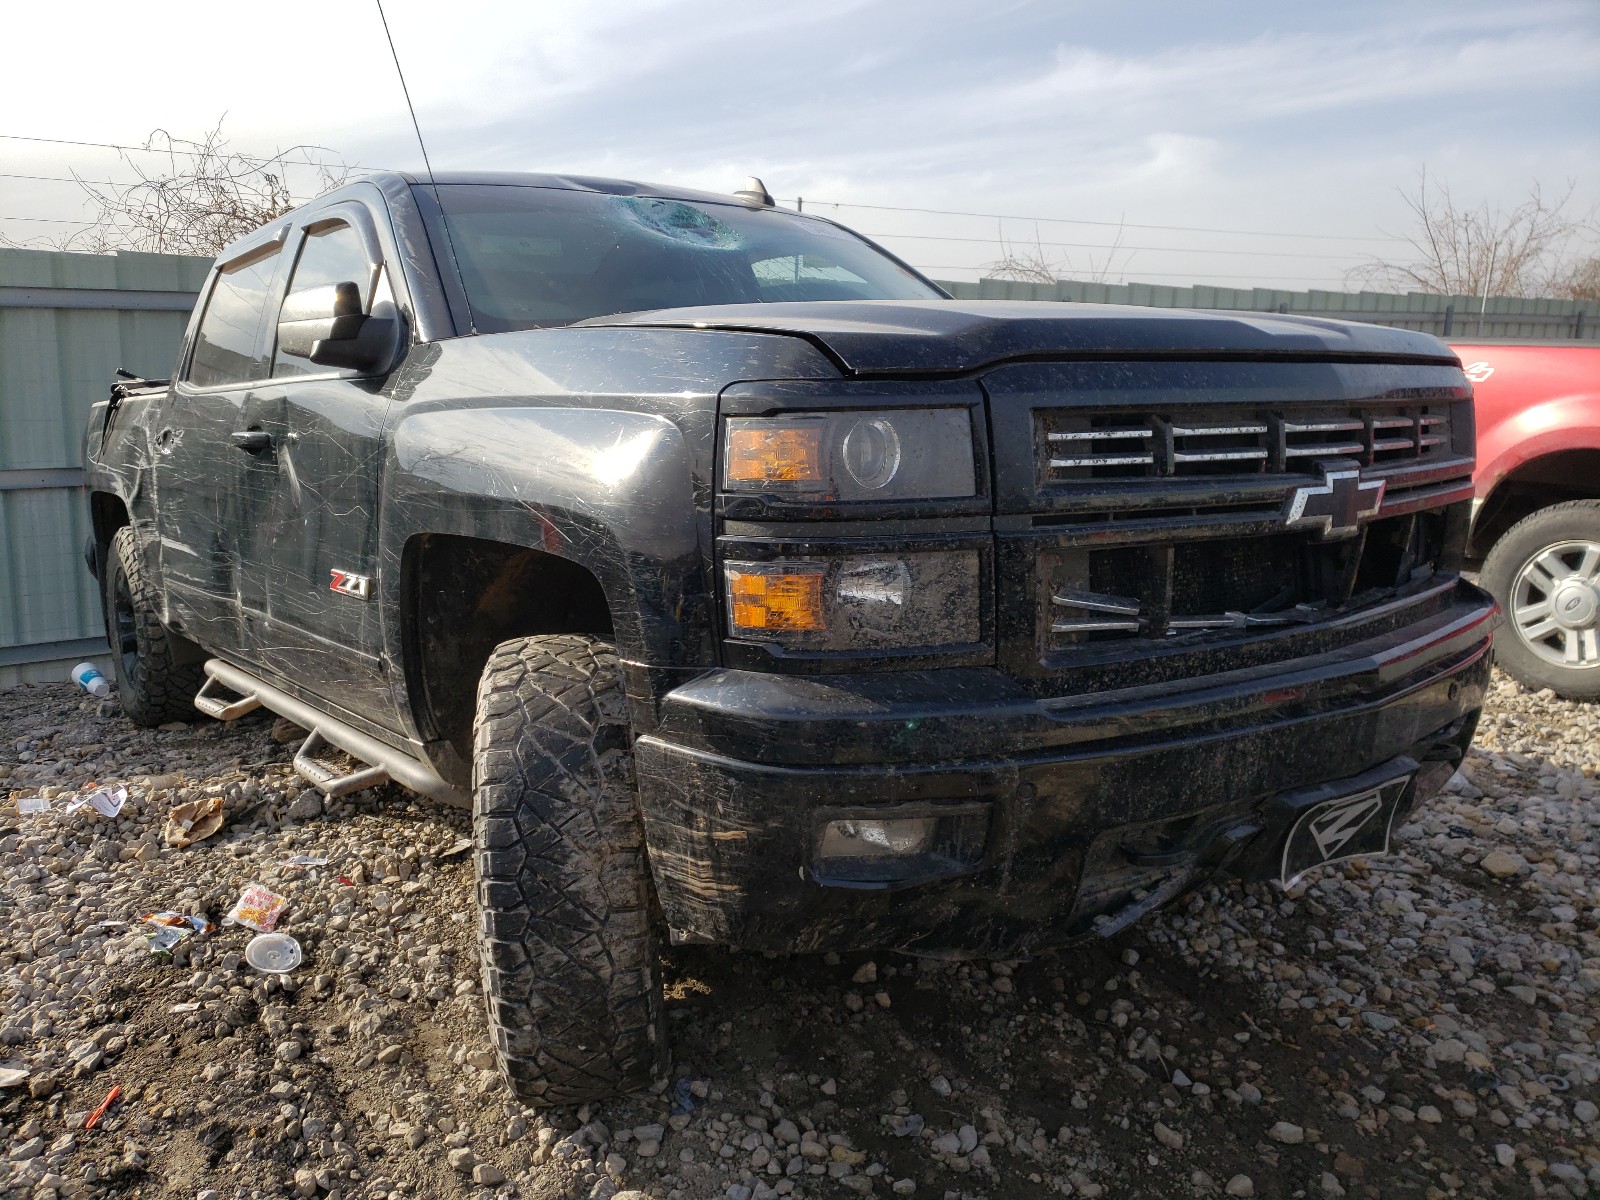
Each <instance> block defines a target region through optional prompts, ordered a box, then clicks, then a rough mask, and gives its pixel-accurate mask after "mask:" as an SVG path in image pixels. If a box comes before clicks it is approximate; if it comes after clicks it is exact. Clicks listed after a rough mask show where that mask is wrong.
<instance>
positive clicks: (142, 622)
mask: <svg viewBox="0 0 1600 1200" xmlns="http://www.w3.org/2000/svg"><path fill="white" fill-rule="evenodd" d="M119 572H120V573H121V574H122V575H123V576H125V577H126V578H127V581H128V595H129V597H130V598H131V599H132V601H133V621H134V637H135V638H136V639H137V640H138V646H139V679H138V681H137V682H135V681H134V680H131V679H129V678H127V676H126V675H125V674H124V672H123V669H122V655H121V654H120V653H119V651H118V648H117V619H116V608H115V605H116V588H115V582H116V577H117V574H118V573H119ZM104 592H105V595H104V602H105V617H106V640H107V642H109V643H110V646H111V670H112V677H113V680H114V682H115V683H116V685H117V699H118V700H119V701H120V702H121V704H122V711H123V713H125V714H126V715H127V718H128V720H130V721H132V722H133V723H134V724H135V725H139V726H141V727H143V728H145V729H153V728H154V727H155V726H157V725H164V724H166V723H167V722H169V721H195V720H199V719H200V717H201V715H202V714H201V713H200V712H199V710H198V709H196V708H195V706H194V697H195V693H196V692H198V691H199V690H200V684H201V683H202V682H203V681H204V674H205V672H204V665H203V663H202V662H201V661H200V659H199V656H198V655H194V654H188V655H185V654H183V653H182V651H181V650H180V640H179V638H178V635H177V634H174V633H172V632H171V631H170V630H168V629H167V627H166V626H165V625H163V624H162V623H161V596H160V593H159V592H158V591H157V590H156V588H155V587H154V585H153V584H152V583H151V581H150V578H149V576H148V575H146V573H145V569H144V554H143V552H142V551H141V549H140V546H139V536H138V534H136V533H135V532H134V530H133V526H131V525H124V526H123V527H122V528H121V529H119V530H117V532H116V533H115V534H113V535H112V538H111V547H110V552H109V553H108V554H107V555H106V567H105V580H104ZM190 660H192V661H190Z"/></svg>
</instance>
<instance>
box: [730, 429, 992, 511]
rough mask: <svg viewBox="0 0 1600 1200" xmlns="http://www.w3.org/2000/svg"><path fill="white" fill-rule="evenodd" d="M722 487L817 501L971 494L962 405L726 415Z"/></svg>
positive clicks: (973, 484) (973, 483)
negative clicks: (789, 414)
mask: <svg viewBox="0 0 1600 1200" xmlns="http://www.w3.org/2000/svg"><path fill="white" fill-rule="evenodd" d="M722 481H723V486H724V487H726V488H727V489H728V490H729V491H734V492H770V493H777V494H781V495H785V496H797V497H815V498H817V499H823V500H845V501H850V500H945V499H955V498H959V497H965V496H973V495H976V494H977V474H976V469H975V466H974V463H973V450H972V425H971V417H970V416H969V415H968V409H966V408H924V409H882V410H871V411H862V410H859V409H856V410H846V411H840V412H832V413H802V414H798V415H795V416H785V417H729V418H728V422H727V427H726V429H725V431H724V441H723V456H722Z"/></svg>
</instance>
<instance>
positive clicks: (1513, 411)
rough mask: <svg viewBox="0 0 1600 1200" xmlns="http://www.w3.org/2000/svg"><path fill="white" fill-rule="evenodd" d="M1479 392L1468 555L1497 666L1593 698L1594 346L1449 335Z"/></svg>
mask: <svg viewBox="0 0 1600 1200" xmlns="http://www.w3.org/2000/svg"><path fill="white" fill-rule="evenodd" d="M1451 348H1452V349H1453V350H1455V352H1456V353H1457V354H1458V355H1459V356H1460V358H1461V365H1462V367H1463V368H1464V369H1465V371H1466V375H1467V378H1468V379H1470V380H1472V383H1473V388H1474V392H1475V395H1476V398H1477V425H1478V468H1477V473H1476V475H1475V476H1474V478H1473V482H1474V483H1475V484H1476V492H1477V496H1476V499H1475V501H1474V504H1473V515H1472V537H1471V543H1470V548H1471V552H1472V553H1473V555H1474V556H1475V557H1477V558H1480V559H1481V560H1482V564H1483V567H1482V579H1481V582H1482V583H1483V586H1484V587H1486V588H1487V589H1488V590H1489V591H1490V592H1492V593H1493V594H1494V597H1495V599H1497V600H1498V601H1499V602H1500V606H1501V607H1502V608H1503V609H1504V610H1505V613H1506V631H1505V632H1504V633H1502V634H1501V635H1500V636H1499V637H1497V638H1496V639H1495V650H1496V657H1497V659H1498V661H1499V663H1500V665H1501V666H1502V667H1503V668H1504V669H1505V670H1506V671H1508V672H1510V674H1511V675H1512V676H1514V677H1515V678H1516V679H1518V680H1519V681H1521V682H1522V683H1523V684H1525V685H1527V686H1528V687H1532V688H1546V687H1548V688H1553V689H1555V691H1556V692H1558V693H1559V694H1561V695H1563V696H1567V697H1569V698H1572V699H1597V698H1600V346H1592V345H1573V344H1572V343H1570V342H1567V343H1559V342H1558V343H1547V344H1544V345H1529V344H1526V343H1521V344H1516V343H1505V342H1502V343H1495V342H1457V343H1454V344H1453V345H1452V347H1451Z"/></svg>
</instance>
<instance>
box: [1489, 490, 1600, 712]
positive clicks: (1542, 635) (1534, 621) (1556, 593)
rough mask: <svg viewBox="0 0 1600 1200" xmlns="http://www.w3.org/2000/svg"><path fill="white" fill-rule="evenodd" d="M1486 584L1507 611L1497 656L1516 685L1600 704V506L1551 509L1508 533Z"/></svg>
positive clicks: (1582, 503)
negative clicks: (1598, 701) (1543, 689)
mask: <svg viewBox="0 0 1600 1200" xmlns="http://www.w3.org/2000/svg"><path fill="white" fill-rule="evenodd" d="M1482 582H1483V586H1484V587H1486V588H1488V589H1489V591H1490V592H1491V593H1492V594H1493V595H1494V598H1495V599H1496V600H1498V601H1499V602H1500V607H1501V608H1502V609H1504V610H1505V616H1506V623H1505V626H1504V628H1503V629H1502V630H1501V632H1500V634H1499V636H1497V637H1496V639H1495V658H1496V661H1498V662H1499V664H1500V666H1501V667H1503V668H1504V669H1505V671H1506V673H1507V674H1509V675H1510V676H1511V677H1512V678H1513V679H1515V680H1517V682H1519V683H1521V684H1522V685H1523V686H1524V687H1529V688H1533V689H1534V690H1536V691H1537V690H1539V689H1541V688H1551V689H1553V690H1554V691H1555V692H1556V693H1557V694H1559V695H1562V696H1565V697H1567V698H1568V699H1571V700H1593V699H1596V698H1600V500H1571V501H1568V502H1567V503H1565V504H1552V505H1551V506H1550V507H1549V508H1541V509H1540V510H1539V511H1538V512H1536V513H1533V514H1532V515H1530V516H1527V517H1524V518H1523V519H1522V520H1520V521H1518V522H1517V523H1516V524H1515V525H1513V526H1512V527H1511V528H1510V529H1508V530H1507V531H1506V532H1505V533H1504V534H1503V535H1502V536H1501V538H1500V540H1499V541H1497V542H1496V543H1495V544H1494V546H1493V548H1492V549H1490V551H1489V556H1488V558H1486V559H1485V560H1484V564H1483V575H1482Z"/></svg>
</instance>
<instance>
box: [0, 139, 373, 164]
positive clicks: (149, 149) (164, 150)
mask: <svg viewBox="0 0 1600 1200" xmlns="http://www.w3.org/2000/svg"><path fill="white" fill-rule="evenodd" d="M0 140H4V141H8V142H39V143H41V144H43V145H49V146H87V147H89V148H90V149H92V150H131V151H133V152H134V153H135V154H178V155H182V156H183V157H185V158H204V157H205V156H206V153H207V152H206V151H203V150H179V149H178V148H177V147H176V146H164V147H158V146H125V145H123V144H122V143H121V142H84V141H76V140H73V139H71V138H47V137H29V136H27V135H25V134H21V133H0ZM291 149H298V150H302V151H304V150H305V149H307V148H306V147H303V146H296V147H291ZM315 149H318V150H327V149H328V148H327V147H326V146H317V147H315ZM328 153H330V154H332V153H333V151H332V150H328ZM249 157H250V158H261V159H265V161H267V162H282V163H285V164H286V165H288V166H292V167H298V166H306V167H325V166H327V165H328V164H327V163H323V162H316V161H314V160H313V159H311V158H310V157H309V156H307V157H303V158H298V159H295V158H284V157H282V155H279V154H274V155H262V154H252V155H249ZM338 165H343V164H338ZM349 169H350V170H356V169H357V168H355V167H351V168H349ZM364 169H366V170H377V169H380V168H373V167H368V168H364Z"/></svg>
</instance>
